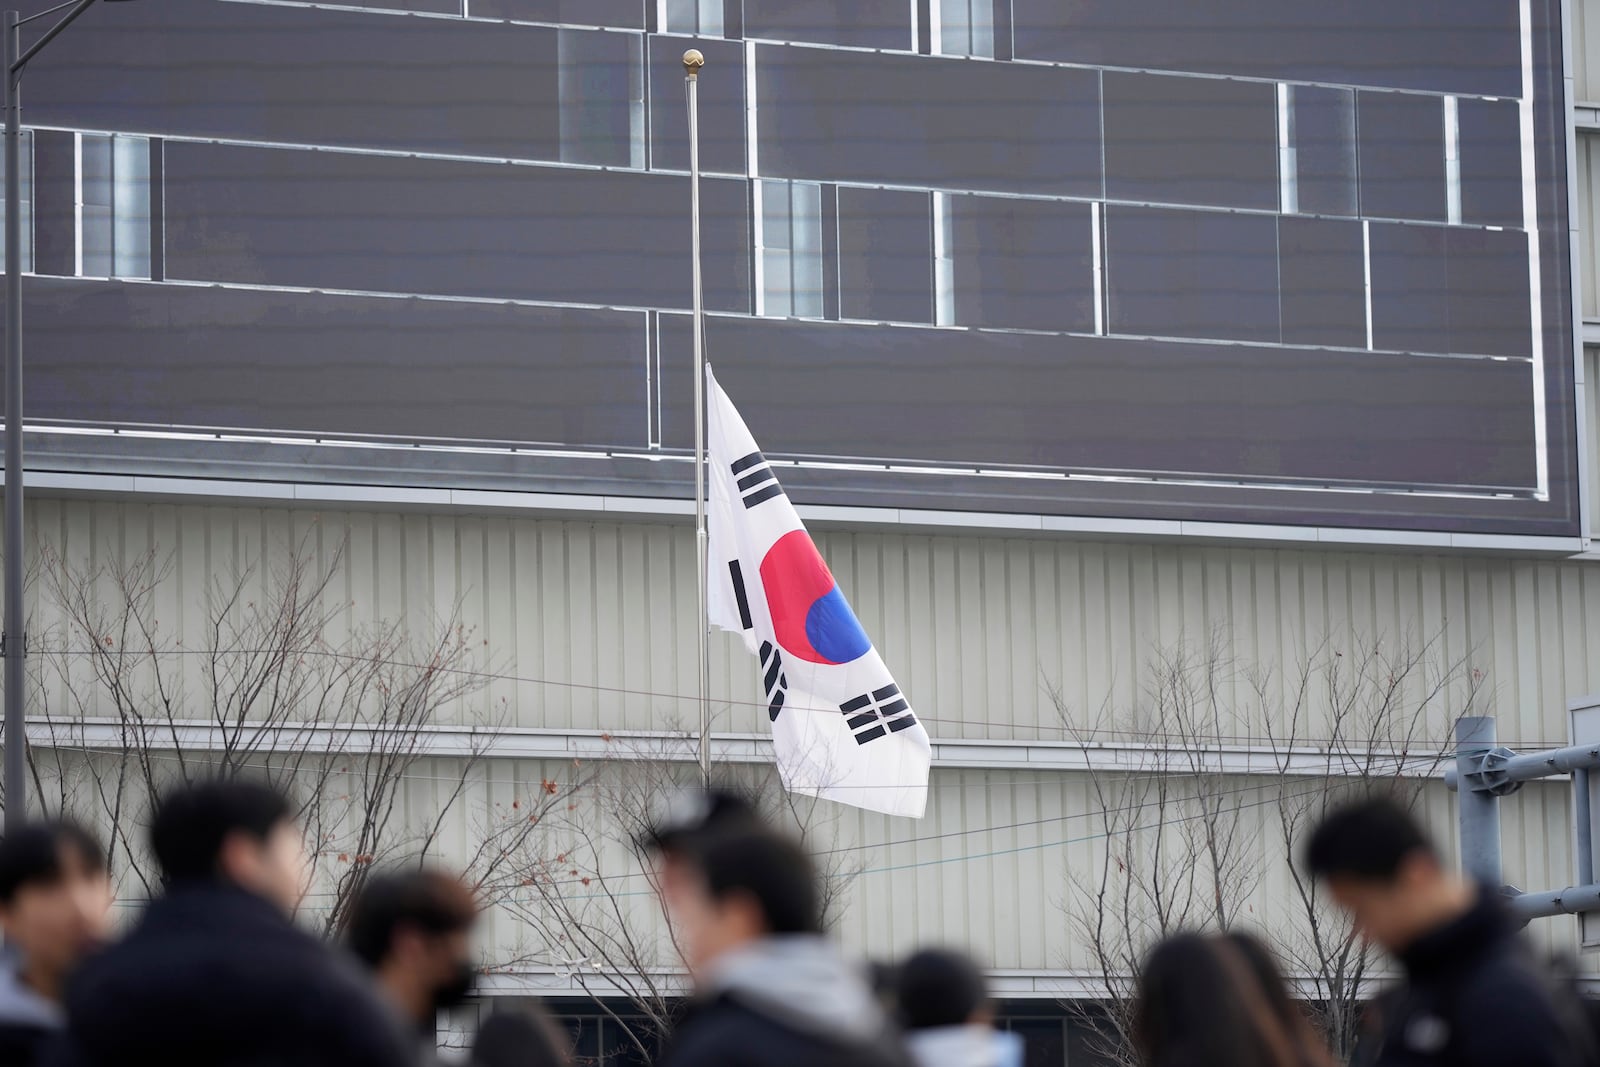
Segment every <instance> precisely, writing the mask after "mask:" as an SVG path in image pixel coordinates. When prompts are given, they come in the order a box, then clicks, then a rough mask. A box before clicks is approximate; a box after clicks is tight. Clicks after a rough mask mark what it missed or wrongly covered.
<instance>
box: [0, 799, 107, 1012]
mask: <svg viewBox="0 0 1600 1067" xmlns="http://www.w3.org/2000/svg"><path fill="white" fill-rule="evenodd" d="M111 900H112V895H111V875H110V871H109V870H108V869H107V866H106V855H105V850H104V848H103V847H102V846H101V844H100V842H99V841H98V840H96V839H95V837H94V835H93V834H91V833H90V832H89V831H87V830H85V829H84V828H83V827H81V826H78V825H77V824H75V823H71V822H39V823H31V824H27V825H24V826H22V827H20V828H18V829H16V830H13V831H11V832H10V833H8V834H6V836H5V837H4V839H0V932H4V934H5V940H6V944H7V945H8V946H10V947H11V948H12V949H13V950H14V951H15V952H16V953H17V954H18V956H19V957H20V960H19V964H20V974H21V976H22V978H23V980H24V981H25V982H27V983H28V985H29V986H31V987H32V988H33V989H34V992H36V993H39V994H40V995H41V996H45V997H48V998H50V999H56V998H59V996H60V994H61V987H62V984H63V981H64V980H65V978H66V977H67V975H68V974H69V973H71V971H72V969H73V968H74V967H76V966H77V964H78V961H79V960H81V959H82V958H83V957H84V956H85V955H87V954H88V953H89V952H90V951H91V950H92V949H93V948H95V946H96V945H98V944H99V943H100V942H102V941H103V940H104V939H105V938H106V936H107V934H108V933H109V932H110V927H111Z"/></svg>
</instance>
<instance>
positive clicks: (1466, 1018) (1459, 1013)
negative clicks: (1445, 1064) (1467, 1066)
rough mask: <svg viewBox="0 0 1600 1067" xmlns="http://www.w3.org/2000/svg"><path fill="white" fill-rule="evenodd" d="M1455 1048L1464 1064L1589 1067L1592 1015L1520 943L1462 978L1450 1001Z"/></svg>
mask: <svg viewBox="0 0 1600 1067" xmlns="http://www.w3.org/2000/svg"><path fill="white" fill-rule="evenodd" d="M1451 999H1452V1001H1453V1003H1452V1005H1451V1009H1452V1010H1451V1015H1452V1016H1453V1018H1452V1019H1451V1024H1452V1026H1453V1028H1454V1030H1455V1034H1454V1038H1455V1040H1454V1041H1453V1045H1454V1047H1455V1048H1457V1049H1458V1050H1460V1052H1461V1054H1462V1055H1463V1057H1464V1058H1465V1060H1464V1061H1465V1062H1468V1063H1473V1064H1479V1063H1481V1064H1485V1065H1486V1067H1494V1065H1503V1064H1507V1063H1516V1064H1518V1065H1519V1067H1590V1065H1592V1064H1594V1063H1595V1041H1594V1035H1593V1033H1592V1031H1591V1030H1590V1026H1591V1019H1592V1016H1591V1015H1590V1013H1589V1012H1588V1011H1587V1010H1586V1008H1585V1005H1584V1004H1583V1002H1582V1001H1581V999H1580V997H1579V995H1578V992H1577V990H1576V988H1569V987H1568V986H1567V984H1565V983H1563V982H1561V981H1559V980H1558V978H1557V976H1556V974H1555V973H1554V972H1553V971H1552V970H1551V969H1550V968H1547V967H1541V965H1540V964H1539V962H1538V961H1537V960H1536V958H1535V957H1534V955H1533V953H1532V952H1531V951H1528V950H1527V948H1526V946H1524V945H1522V944H1521V943H1520V942H1516V943H1511V944H1508V945H1507V946H1506V950H1505V951H1503V952H1499V953H1494V954H1492V955H1490V956H1489V957H1487V958H1486V959H1484V960H1483V961H1482V962H1481V963H1480V964H1479V965H1478V966H1477V967H1474V968H1472V969H1471V970H1470V972H1469V973H1467V974H1464V975H1462V976H1461V979H1460V984H1459V986H1458V988H1457V990H1456V995H1455V996H1454V997H1453V998H1451Z"/></svg>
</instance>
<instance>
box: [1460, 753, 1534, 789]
mask: <svg viewBox="0 0 1600 1067" xmlns="http://www.w3.org/2000/svg"><path fill="white" fill-rule="evenodd" d="M1516 755H1517V754H1516V753H1515V752H1513V751H1511V749H1509V748H1504V747H1499V748H1491V749H1489V750H1488V751H1486V752H1473V753H1463V754H1461V755H1460V756H1459V757H1458V759H1459V760H1460V763H1459V764H1458V770H1457V778H1458V780H1459V782H1460V785H1459V786H1458V788H1465V789H1466V790H1468V791H1470V792H1473V793H1488V794H1490V795H1491V796H1497V797H1508V796H1510V795H1511V794H1512V793H1515V792H1516V791H1517V790H1519V789H1521V788H1522V781H1521V780H1520V779H1516V778H1513V777H1511V774H1510V771H1509V770H1508V769H1507V764H1509V763H1510V762H1511V761H1512V760H1513V759H1515V758H1516Z"/></svg>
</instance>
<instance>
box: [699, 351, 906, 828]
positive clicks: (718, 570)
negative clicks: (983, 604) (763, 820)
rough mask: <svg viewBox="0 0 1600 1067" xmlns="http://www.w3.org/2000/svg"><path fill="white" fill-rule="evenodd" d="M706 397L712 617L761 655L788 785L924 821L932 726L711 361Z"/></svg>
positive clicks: (769, 709) (774, 733)
mask: <svg viewBox="0 0 1600 1067" xmlns="http://www.w3.org/2000/svg"><path fill="white" fill-rule="evenodd" d="M706 397H707V399H708V402H709V411H708V420H709V422H708V430H709V435H710V461H711V470H710V484H711V499H710V508H709V512H708V518H709V526H710V537H711V546H710V558H709V560H708V564H709V565H708V569H707V574H708V577H707V581H708V583H709V588H708V589H707V591H706V592H707V600H708V602H709V607H710V616H711V622H712V623H714V624H715V625H717V626H718V627H720V628H722V629H724V630H732V631H734V632H736V633H739V634H740V635H741V636H742V637H743V638H744V643H745V647H746V648H747V649H749V651H750V654H751V655H753V656H757V657H758V658H759V660H760V665H761V678H762V690H763V692H764V693H765V696H766V707H767V714H768V716H769V718H770V719H771V721H772V742H773V748H774V749H775V751H776V753H777V759H778V772H779V774H781V775H782V777H783V783H784V785H785V786H786V787H787V788H788V789H789V790H790V791H792V792H796V793H804V794H807V795H809V796H817V797H823V798H825V799H828V800H836V801H840V802H842V803H845V804H854V805H855V806H856V807H859V808H868V809H870V810H872V811H881V812H884V813H886V814H889V815H906V816H909V817H911V818H914V819H920V818H922V812H923V808H924V807H925V806H926V805H927V800H928V764H929V762H930V760H931V748H930V746H929V743H928V734H927V731H925V730H924V729H923V728H922V724H921V723H920V722H918V721H917V717H916V715H915V714H914V713H913V712H912V710H911V704H910V702H909V701H908V700H907V699H906V697H905V695H904V694H903V693H902V692H901V691H900V687H899V686H898V685H896V684H895V680H894V678H893V677H891V676H890V674H889V669H888V668H887V667H885V666H884V665H883V660H882V659H880V658H879V656H878V652H877V650H876V649H874V648H873V647H872V641H871V640H870V639H869V638H868V637H867V635H866V632H865V631H864V630H862V628H861V623H860V622H858V621H857V620H856V616H855V612H853V611H851V610H850V605H849V603H848V602H847V601H846V600H845V598H844V593H843V592H842V591H841V590H840V589H839V586H838V583H836V582H835V581H834V580H833V575H832V573H830V572H829V570H828V565H827V564H826V563H824V562H823V561H822V556H821V555H819V554H818V552H817V546H816V545H815V544H814V543H812V540H811V535H810V534H808V533H807V532H806V528H805V526H804V524H802V523H801V521H800V516H799V515H797V514H796V513H795V510H794V505H793V504H791V503H790V502H789V498H788V496H787V495H786V494H785V493H784V491H783V487H782V486H781V485H779V483H778V476H777V474H776V473H775V472H774V471H773V469H772V466H771V464H769V463H768V462H767V460H766V458H765V457H764V456H763V455H762V454H761V450H760V449H759V448H757V447H756V443H755V440H754V438H752V437H751V436H750V430H749V429H748V428H747V427H746V426H745V424H744V420H743V419H741V418H740V417H739V412H738V411H737V410H736V409H735V408H734V406H733V403H732V402H731V401H730V400H729V399H728V396H727V394H726V393H724V392H723V391H722V389H721V388H720V387H719V386H718V385H717V381H716V378H714V377H713V376H712V374H711V368H710V367H709V366H708V367H707V368H706Z"/></svg>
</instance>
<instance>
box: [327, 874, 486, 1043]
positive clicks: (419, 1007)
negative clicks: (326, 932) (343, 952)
mask: <svg viewBox="0 0 1600 1067" xmlns="http://www.w3.org/2000/svg"><path fill="white" fill-rule="evenodd" d="M477 921H478V902H477V900H476V899H474V897H473V895H472V891H471V890H470V889H468V888H467V887H466V886H465V885H463V884H462V882H461V880H460V879H459V878H456V877H454V876H453V875H449V874H445V873H444V872H442V871H435V870H427V869H422V870H409V871H396V872H390V873H384V874H376V875H374V876H372V877H371V878H370V879H368V880H367V884H366V885H365V886H364V887H362V890H361V892H360V894H359V895H358V896H357V897H356V900H355V903H354V904H353V905H352V906H351V909H350V914H349V915H348V916H347V918H346V919H345V930H344V933H345V942H346V943H347V944H348V945H349V947H350V951H351V952H353V953H354V954H355V955H356V956H357V958H359V959H360V960H361V961H362V962H364V963H365V964H366V965H367V966H368V967H370V968H371V969H372V973H373V976H374V977H375V978H376V979H377V982H378V985H379V986H380V987H381V988H382V989H383V990H384V992H385V993H387V994H388V996H389V997H390V999H391V1000H393V1001H394V1003H395V1006H396V1007H398V1008H399V1009H400V1010H401V1011H402V1012H403V1013H405V1014H406V1015H407V1016H409V1017H410V1018H411V1019H413V1020H414V1021H415V1022H417V1023H418V1024H419V1025H427V1024H431V1023H432V1021H433V1019H434V1016H435V1014H436V1013H438V1012H439V1011H441V1010H443V1009H446V1008H453V1007H455V1006H456V1005H458V1004H460V1003H461V1002H462V1001H463V1000H465V999H466V998H467V995H468V994H469V993H471V992H472V982H473V979H474V978H475V977H476V975H477V966H476V964H475V963H474V960H473V954H472V928H473V925H474V924H475V923H476V922H477Z"/></svg>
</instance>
